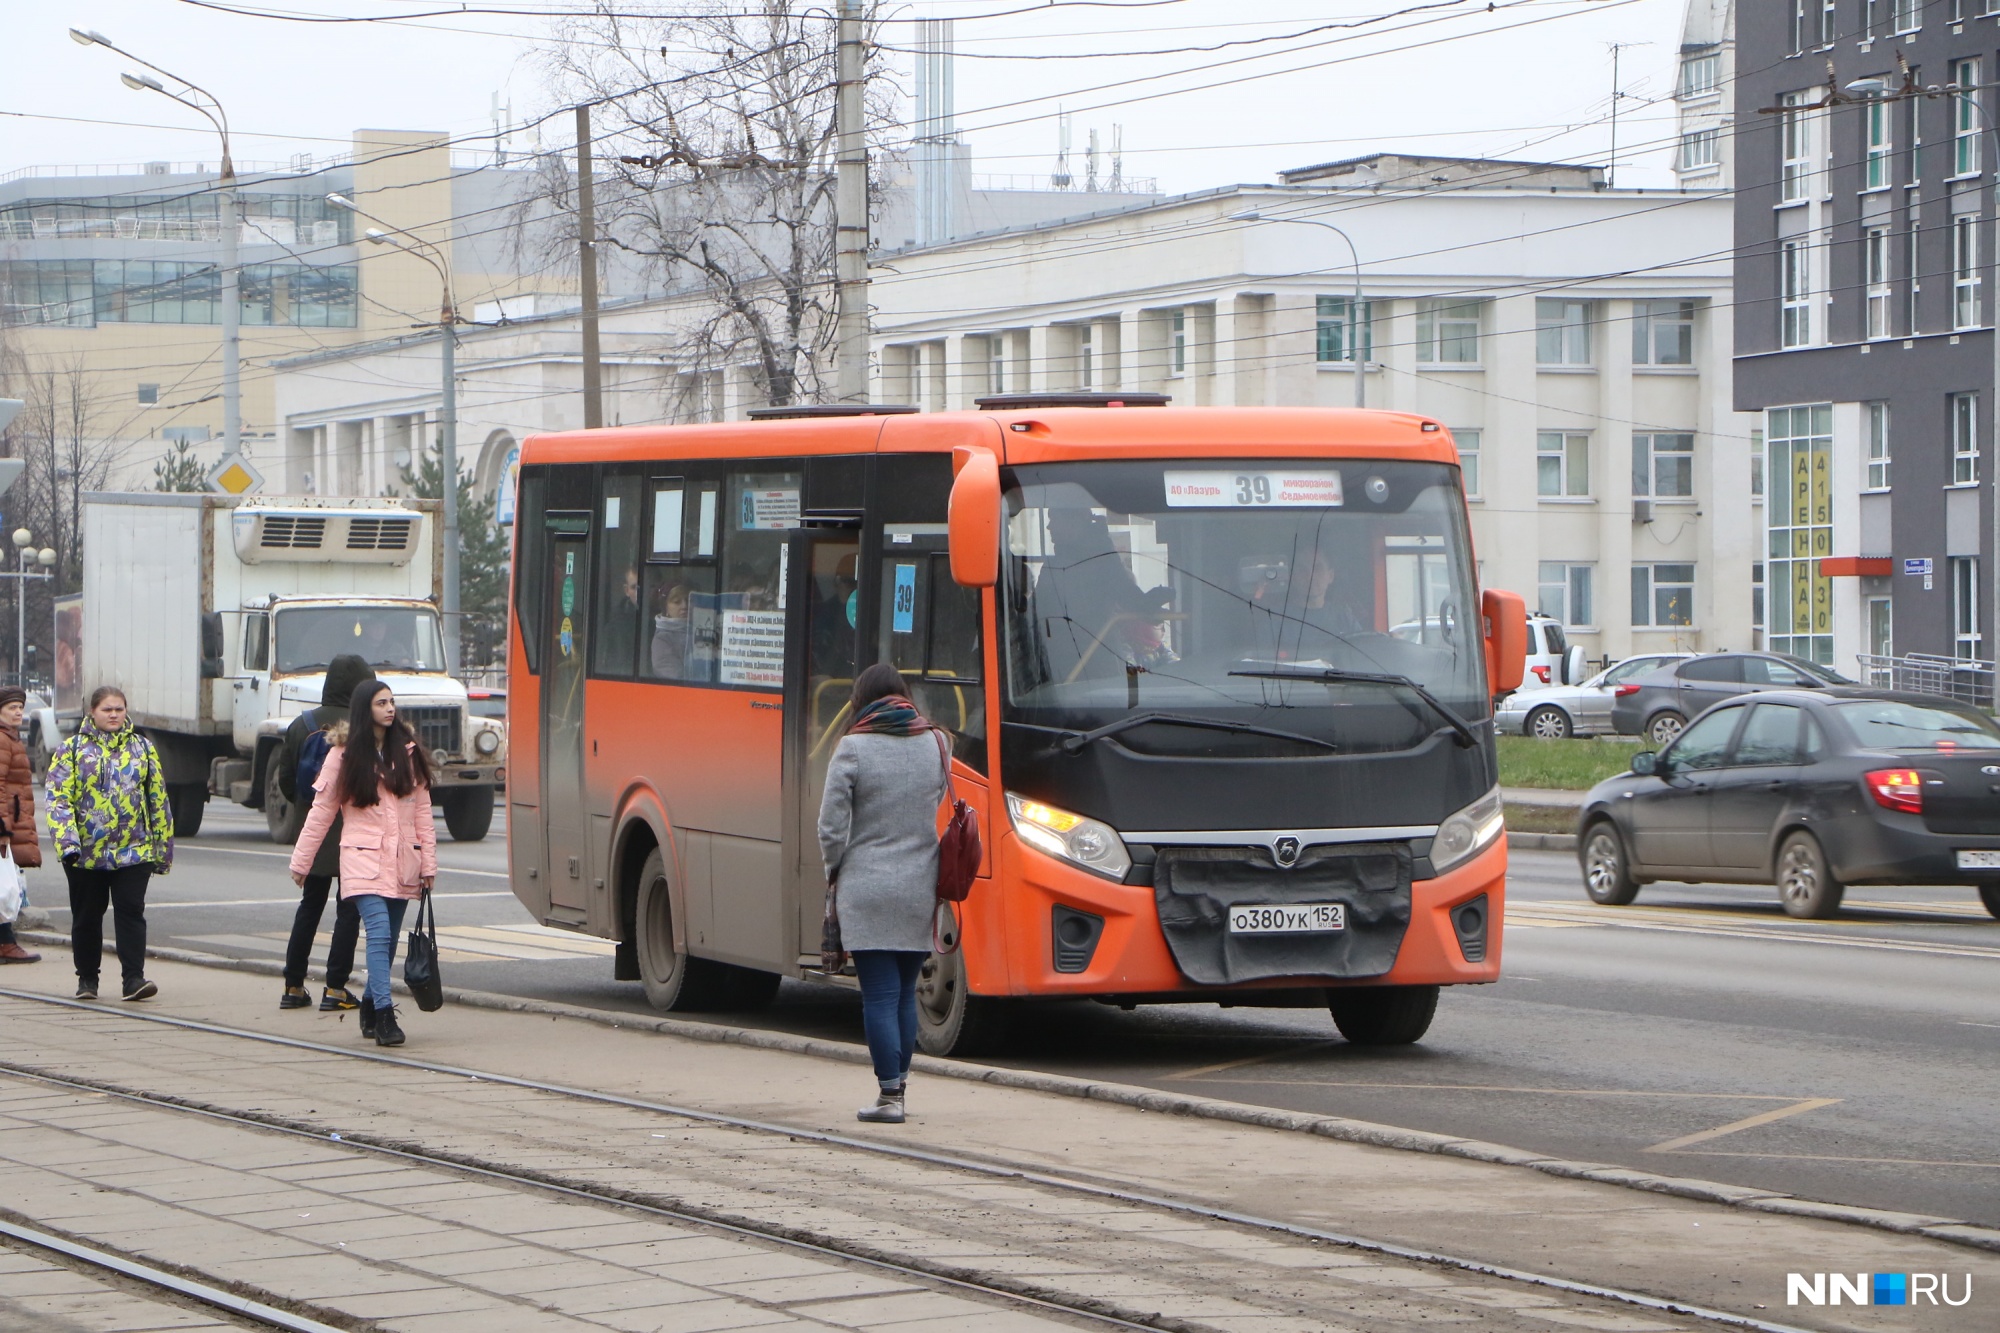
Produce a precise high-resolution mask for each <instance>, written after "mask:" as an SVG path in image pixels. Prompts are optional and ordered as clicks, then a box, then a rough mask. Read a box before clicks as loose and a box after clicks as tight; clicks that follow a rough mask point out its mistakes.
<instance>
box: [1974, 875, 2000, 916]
mask: <svg viewBox="0 0 2000 1333" xmlns="http://www.w3.org/2000/svg"><path fill="white" fill-rule="evenodd" d="M1979 901H1980V902H1982V903H1985V904H1986V910H1987V911H1989V912H1991V913H1992V914H1993V915H1994V916H2000V881H1994V880H1990V879H1989V880H1987V881H1986V882H1985V883H1984V884H1981V885H1980V886H1979Z"/></svg>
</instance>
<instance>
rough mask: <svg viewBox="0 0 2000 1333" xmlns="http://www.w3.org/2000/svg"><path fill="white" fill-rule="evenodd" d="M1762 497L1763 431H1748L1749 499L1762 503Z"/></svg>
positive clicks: (1753, 502)
mask: <svg viewBox="0 0 2000 1333" xmlns="http://www.w3.org/2000/svg"><path fill="white" fill-rule="evenodd" d="M1763 499H1764V432H1763V431H1761V430H1753V431H1751V432H1750V501H1751V503H1752V504H1759V503H1762V502H1763Z"/></svg>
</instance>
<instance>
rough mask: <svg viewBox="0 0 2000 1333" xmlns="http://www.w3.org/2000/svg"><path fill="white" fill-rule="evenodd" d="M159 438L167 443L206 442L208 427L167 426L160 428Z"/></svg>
mask: <svg viewBox="0 0 2000 1333" xmlns="http://www.w3.org/2000/svg"><path fill="white" fill-rule="evenodd" d="M160 438H161V439H163V440H165V441H166V442H167V443H168V444H206V443H208V427H206V426H168V427H166V428H165V429H163V430H161V432H160Z"/></svg>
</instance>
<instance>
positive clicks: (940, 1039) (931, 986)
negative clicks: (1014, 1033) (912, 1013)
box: [917, 950, 1007, 1056]
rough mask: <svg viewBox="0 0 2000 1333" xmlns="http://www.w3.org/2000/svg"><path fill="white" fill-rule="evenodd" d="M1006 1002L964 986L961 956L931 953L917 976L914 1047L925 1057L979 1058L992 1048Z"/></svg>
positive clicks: (958, 953) (1002, 1024)
mask: <svg viewBox="0 0 2000 1333" xmlns="http://www.w3.org/2000/svg"><path fill="white" fill-rule="evenodd" d="M1006 1016H1007V1011H1006V1001H1004V1000H995V999H989V998H988V997H986V996H984V995H974V994H973V993H972V992H971V991H969V990H967V989H966V986H965V953H964V951H963V950H957V951H954V952H952V953H948V954H944V955H942V956H940V955H938V954H932V955H931V956H930V957H928V958H926V959H924V967H923V971H922V972H921V973H920V974H919V975H918V977H917V1046H918V1048H919V1049H921V1050H922V1051H923V1052H924V1054H926V1055H957V1056H971V1055H982V1054H984V1053H986V1052H987V1051H990V1050H992V1049H993V1048H994V1046H996V1045H997V1044H998V1043H999V1041H1000V1039H1001V1037H1002V1035H1003V1032H1004V1028H1005V1023H1006Z"/></svg>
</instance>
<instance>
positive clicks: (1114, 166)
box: [1109, 122, 1125, 194]
mask: <svg viewBox="0 0 2000 1333" xmlns="http://www.w3.org/2000/svg"><path fill="white" fill-rule="evenodd" d="M1109 188H1110V190H1111V193H1113V194H1117V193H1119V192H1120V191H1122V190H1123V189H1124V188H1125V127H1124V126H1123V125H1119V124H1117V123H1115V122H1114V123H1113V124H1112V126H1111V184H1110V186H1109Z"/></svg>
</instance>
